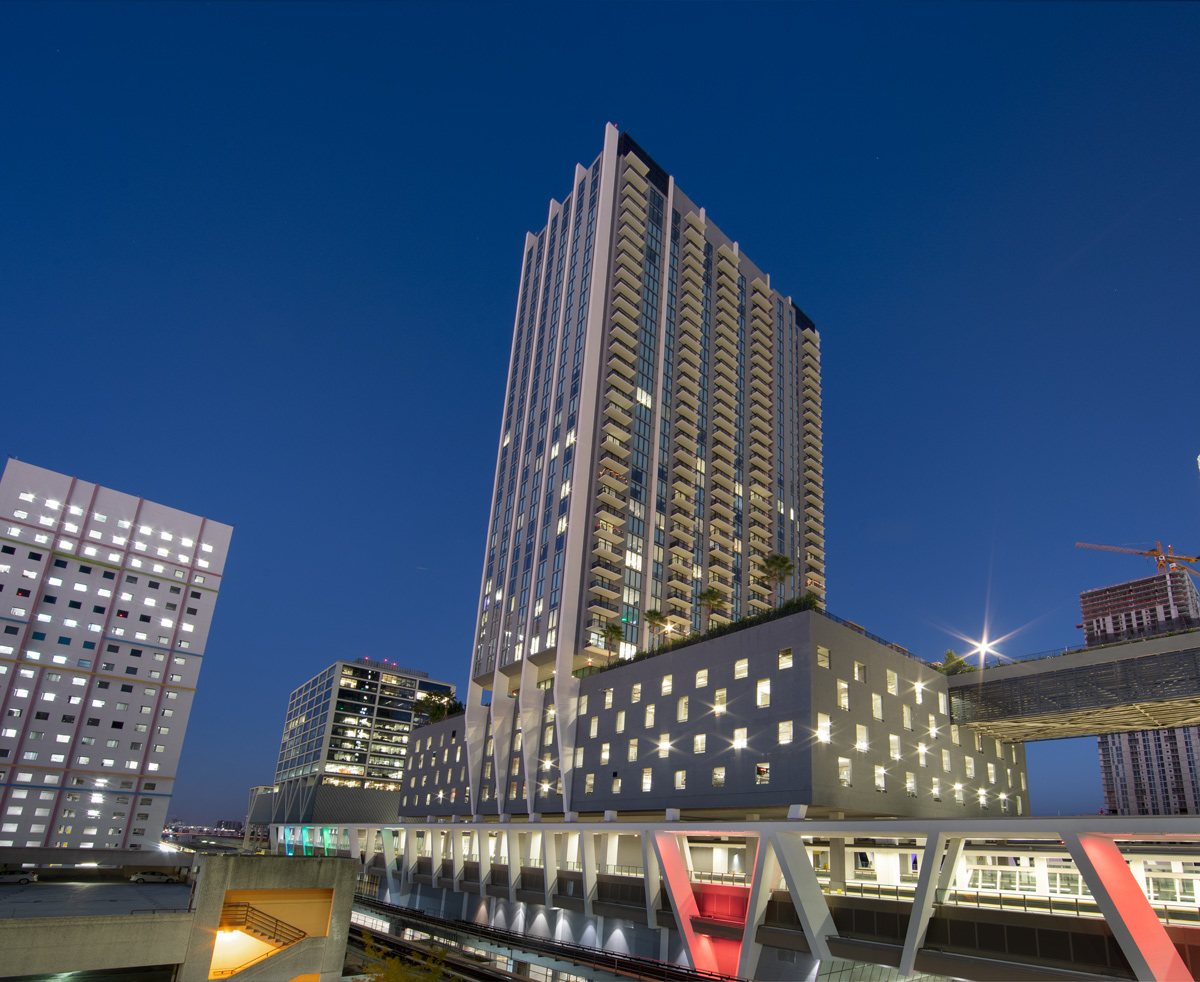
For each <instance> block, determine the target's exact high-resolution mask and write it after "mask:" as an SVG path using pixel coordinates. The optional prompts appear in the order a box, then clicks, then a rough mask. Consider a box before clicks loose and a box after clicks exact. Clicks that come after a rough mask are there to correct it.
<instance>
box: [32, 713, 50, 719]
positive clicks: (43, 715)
mask: <svg viewBox="0 0 1200 982" xmlns="http://www.w3.org/2000/svg"><path fill="white" fill-rule="evenodd" d="M33 718H34V719H49V718H50V714H49V713H34V714H33Z"/></svg>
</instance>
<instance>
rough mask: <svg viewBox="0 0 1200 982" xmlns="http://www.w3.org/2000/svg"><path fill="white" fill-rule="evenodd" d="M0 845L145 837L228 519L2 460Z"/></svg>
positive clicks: (123, 843) (166, 769)
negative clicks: (208, 516)
mask: <svg viewBox="0 0 1200 982" xmlns="http://www.w3.org/2000/svg"><path fill="white" fill-rule="evenodd" d="M0 519H2V520H0V553H2V554H0V600H2V601H3V606H2V607H0V623H2V624H3V633H2V634H0V693H2V698H3V706H2V707H0V714H2V716H3V720H2V726H3V728H2V729H0V792H2V799H0V817H2V821H3V824H2V826H0V846H63V847H66V846H75V847H83V848H89V847H94V848H104V847H112V848H131V849H132V848H139V847H153V846H155V845H157V843H158V839H159V833H160V832H161V830H162V827H163V824H164V822H165V820H166V817H167V807H168V804H169V802H170V798H171V791H172V789H173V787H174V784H175V772H176V768H177V766H178V764H179V754H180V751H181V749H182V747H183V735H184V731H185V730H186V728H187V721H188V713H189V712H190V711H191V707H192V698H193V696H194V695H195V692H196V681H197V677H198V676H199V674H200V663H201V661H202V659H203V656H204V648H205V644H206V642H207V640H208V631H209V626H210V624H211V622H212V615H213V607H214V606H215V604H216V601H217V594H218V592H219V590H220V589H221V580H222V576H223V573H224V569H225V556H226V552H227V551H228V548H229V539H230V536H231V534H232V532H233V529H232V528H231V527H230V526H228V525H222V524H221V523H220V522H214V521H210V520H209V519H206V518H200V517H199V516H197V515H189V514H188V513H187V512H182V511H178V510H176V509H174V508H168V507H166V506H164V505H159V504H155V503H154V502H152V501H146V500H145V499H144V498H138V497H135V496H133V495H129V494H122V493H121V492H119V491H112V490H109V489H108V488H103V487H100V486H98V485H96V484H89V483H87V482H85V481H81V480H79V479H78V478H73V477H67V476H66V475H63V474H56V473H54V472H53V471H48V470H44V469H42V468H40V467H34V466H31V465H30V464H26V463H23V462H21V461H18V460H9V461H8V464H7V466H6V467H5V470H4V476H3V478H2V479H0Z"/></svg>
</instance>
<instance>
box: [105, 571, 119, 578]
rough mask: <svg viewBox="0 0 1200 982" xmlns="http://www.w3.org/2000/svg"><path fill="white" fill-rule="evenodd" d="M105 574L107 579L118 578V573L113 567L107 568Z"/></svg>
mask: <svg viewBox="0 0 1200 982" xmlns="http://www.w3.org/2000/svg"><path fill="white" fill-rule="evenodd" d="M103 575H104V578H105V579H106V580H115V579H116V578H117V574H116V573H114V572H113V571H112V570H111V569H106V570H105V571H104V574H103Z"/></svg>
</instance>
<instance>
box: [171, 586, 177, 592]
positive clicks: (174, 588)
mask: <svg viewBox="0 0 1200 982" xmlns="http://www.w3.org/2000/svg"><path fill="white" fill-rule="evenodd" d="M171 592H172V593H178V592H179V587H177V586H173V587H171Z"/></svg>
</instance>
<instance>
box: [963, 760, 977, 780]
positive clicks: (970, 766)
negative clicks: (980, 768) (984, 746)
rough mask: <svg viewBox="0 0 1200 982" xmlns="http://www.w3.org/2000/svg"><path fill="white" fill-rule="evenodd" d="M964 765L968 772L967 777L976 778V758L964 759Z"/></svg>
mask: <svg viewBox="0 0 1200 982" xmlns="http://www.w3.org/2000/svg"><path fill="white" fill-rule="evenodd" d="M963 764H964V765H965V767H966V770H967V777H972V778H973V777H974V776H975V758H974V757H963Z"/></svg>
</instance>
